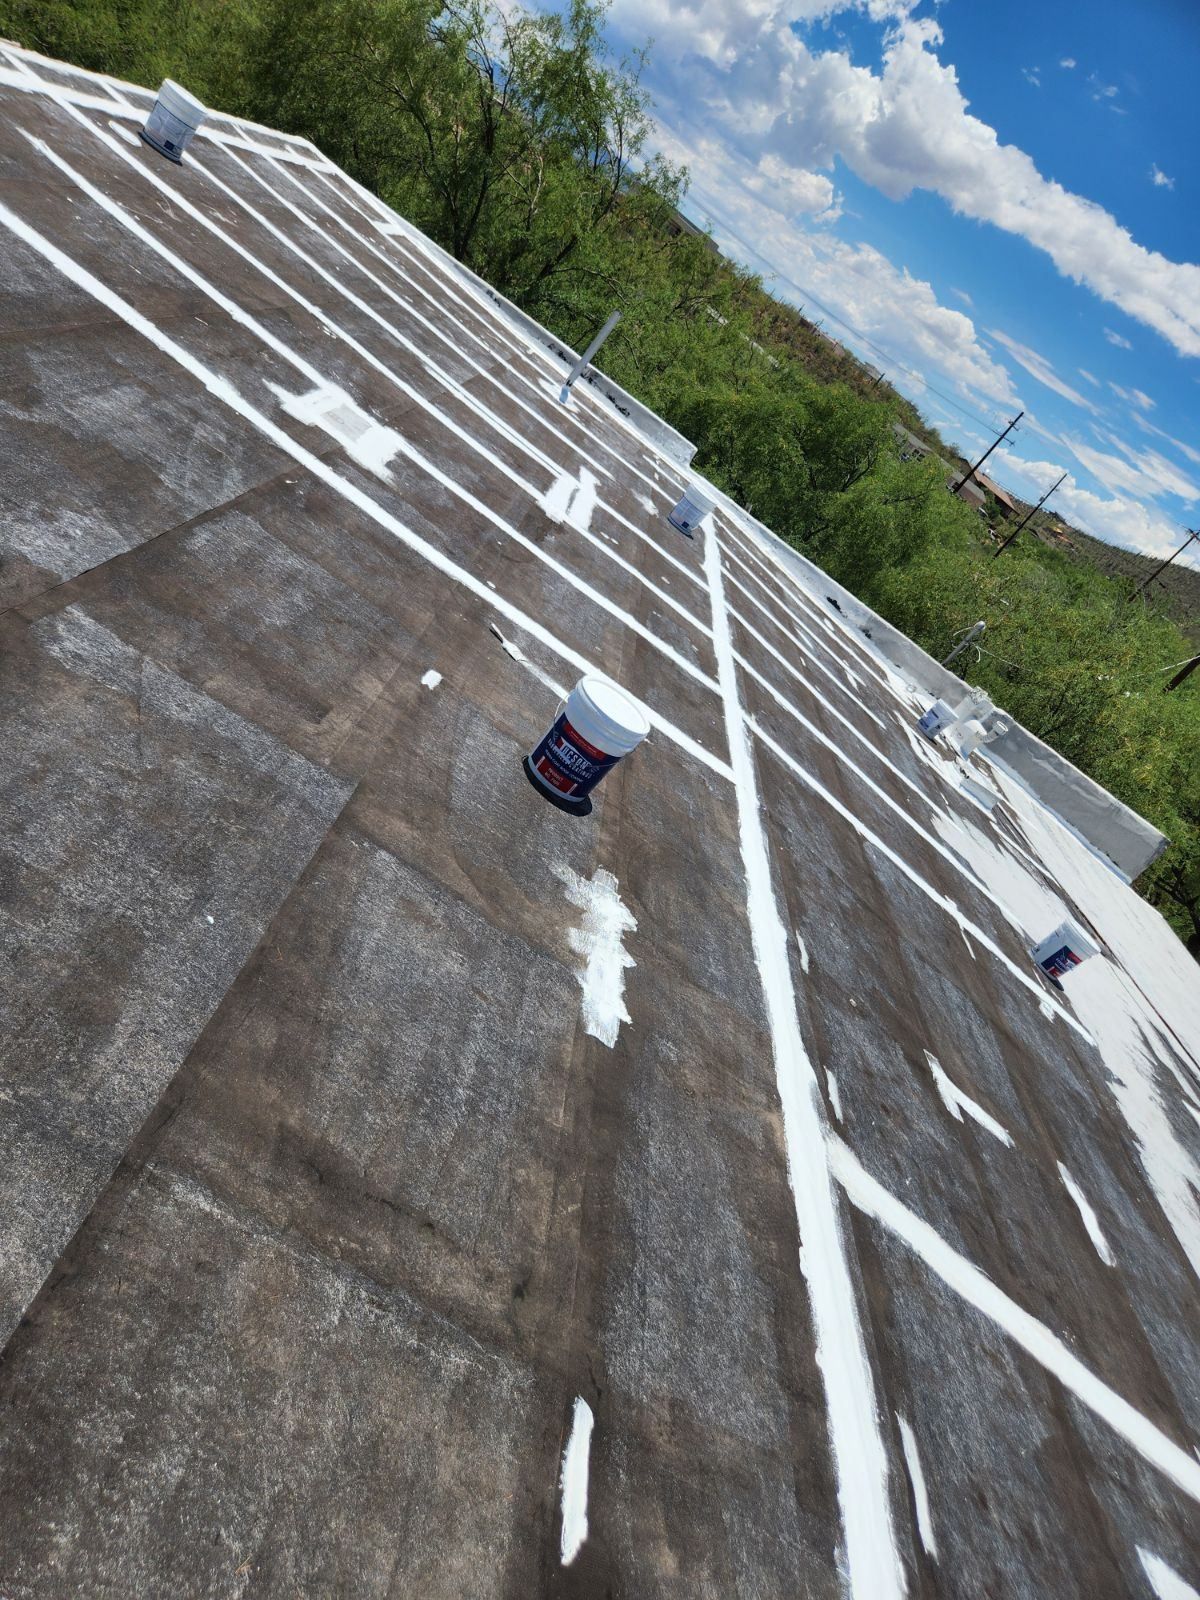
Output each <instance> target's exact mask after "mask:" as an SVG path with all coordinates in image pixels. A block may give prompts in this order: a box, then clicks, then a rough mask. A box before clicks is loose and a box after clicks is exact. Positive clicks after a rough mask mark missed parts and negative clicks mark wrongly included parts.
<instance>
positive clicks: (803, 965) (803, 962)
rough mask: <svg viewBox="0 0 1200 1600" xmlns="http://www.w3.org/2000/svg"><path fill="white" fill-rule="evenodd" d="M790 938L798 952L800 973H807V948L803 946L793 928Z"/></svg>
mask: <svg viewBox="0 0 1200 1600" xmlns="http://www.w3.org/2000/svg"><path fill="white" fill-rule="evenodd" d="M792 937H793V938H794V939H795V941H796V948H797V949H798V950H799V951H800V971H801V972H807V971H808V946H807V945H806V944H805V942H804V940H803V939H802V938H801V937H800V935H799V934H798V933H797V932H796V930H795V928H793V929H792Z"/></svg>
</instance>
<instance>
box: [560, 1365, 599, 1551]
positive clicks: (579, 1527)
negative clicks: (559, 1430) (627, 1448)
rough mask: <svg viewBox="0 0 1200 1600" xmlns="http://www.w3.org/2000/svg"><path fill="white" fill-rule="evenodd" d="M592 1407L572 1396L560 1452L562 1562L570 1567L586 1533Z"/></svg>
mask: <svg viewBox="0 0 1200 1600" xmlns="http://www.w3.org/2000/svg"><path fill="white" fill-rule="evenodd" d="M593 1421H594V1419H593V1417H592V1408H591V1406H589V1405H588V1403H587V1401H586V1400H585V1399H584V1398H583V1396H582V1395H577V1396H576V1399H575V1410H574V1414H573V1416H572V1418H571V1436H570V1438H569V1439H568V1440H567V1447H566V1449H565V1450H564V1451H563V1459H562V1474H561V1477H560V1479H559V1482H560V1486H561V1488H562V1543H561V1546H560V1549H561V1553H562V1564H563V1566H564V1567H569V1566H570V1565H571V1563H572V1561H574V1559H575V1557H576V1556H577V1555H578V1554H579V1551H580V1549H581V1547H582V1545H583V1541H584V1540H585V1539H586V1538H587V1535H588V1520H587V1497H588V1452H589V1450H590V1449H591V1443H592V1424H593Z"/></svg>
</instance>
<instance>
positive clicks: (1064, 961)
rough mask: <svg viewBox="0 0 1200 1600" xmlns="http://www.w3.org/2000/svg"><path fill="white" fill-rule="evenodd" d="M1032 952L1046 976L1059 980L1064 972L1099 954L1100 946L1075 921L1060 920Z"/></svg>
mask: <svg viewBox="0 0 1200 1600" xmlns="http://www.w3.org/2000/svg"><path fill="white" fill-rule="evenodd" d="M1031 953H1032V955H1033V959H1034V960H1035V961H1036V962H1037V964H1038V966H1039V967H1041V969H1042V971H1043V972H1044V973H1045V974H1046V976H1047V977H1048V978H1053V979H1055V980H1056V981H1057V979H1059V978H1061V977H1062V975H1063V973H1064V972H1070V970H1071V968H1072V967H1077V966H1078V965H1079V963H1080V962H1081V961H1086V960H1087V959H1088V957H1089V956H1098V955H1099V954H1100V947H1099V945H1095V944H1093V943H1092V941H1091V940H1090V939H1089V938H1088V936H1087V934H1086V933H1084V931H1083V929H1082V928H1079V927H1076V925H1075V923H1073V922H1060V923H1059V925H1058V927H1057V928H1055V930H1054V932H1053V933H1050V934H1047V935H1046V937H1045V938H1044V939H1043V940H1042V942H1041V944H1039V945H1038V946H1037V947H1036V949H1034V950H1033V951H1032V952H1031Z"/></svg>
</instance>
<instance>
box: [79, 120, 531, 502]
mask: <svg viewBox="0 0 1200 1600" xmlns="http://www.w3.org/2000/svg"><path fill="white" fill-rule="evenodd" d="M65 109H67V110H68V111H70V112H71V114H72V115H73V116H74V117H75V119H76V121H78V122H79V123H80V124H81V126H83V127H84V128H86V129H87V130H88V132H89V133H91V134H92V135H93V136H94V137H95V138H97V139H99V140H100V141H101V142H102V143H103V144H104V145H105V146H106V147H107V148H108V149H109V150H111V151H112V152H113V154H114V155H116V156H118V157H119V158H120V159H121V160H122V161H124V162H125V164H126V165H127V166H128V167H130V168H131V169H132V170H133V171H134V172H136V173H137V174H138V175H139V176H140V177H142V178H144V179H145V180H146V182H148V183H150V184H152V185H153V186H154V188H156V189H157V190H158V191H159V192H160V193H161V194H163V195H165V196H167V197H168V199H169V201H170V203H171V204H172V205H173V206H177V207H178V208H179V209H180V210H181V211H182V212H183V213H184V214H185V215H186V216H189V217H191V218H192V219H193V221H195V222H198V223H199V224H200V226H201V227H203V228H205V229H206V230H207V231H208V232H209V233H211V234H212V235H213V236H214V238H217V239H220V241H221V243H222V244H224V245H225V246H226V247H227V248H228V249H230V250H232V251H233V252H234V253H235V254H236V255H238V256H240V257H241V259H242V260H243V261H245V262H246V263H247V264H248V265H249V266H251V267H253V268H254V270H255V271H256V272H260V273H262V275H263V276H264V277H265V278H266V279H267V280H268V282H270V283H273V284H274V285H275V287H276V288H277V289H280V290H282V291H283V293H284V294H286V295H287V296H288V297H289V298H290V299H292V300H294V301H295V303H296V304H297V305H298V306H300V307H302V308H303V309H304V310H305V311H307V312H308V314H309V316H311V317H312V318H314V319H315V321H316V322H317V323H318V325H319V326H320V327H322V328H325V329H328V330H329V332H331V333H332V334H333V335H334V337H335V338H337V339H340V340H341V341H342V343H343V344H345V345H347V346H348V347H349V348H350V349H351V350H353V351H354V352H355V354H356V355H358V356H359V357H361V359H362V360H364V361H365V362H367V364H368V365H369V366H371V367H373V368H374V369H375V370H376V371H377V372H379V373H381V374H382V375H383V376H384V377H385V378H387V379H388V381H389V382H390V383H392V384H394V385H395V387H396V388H397V389H398V390H399V391H400V393H401V394H403V395H405V396H406V397H407V398H408V399H411V400H413V401H415V403H416V404H417V405H419V406H420V407H421V408H422V409H423V410H425V411H427V412H428V413H429V414H430V415H431V416H435V417H437V418H438V420H439V421H441V422H442V423H443V425H444V426H445V427H446V428H448V429H449V430H450V431H451V432H453V433H456V434H458V435H459V437H460V438H462V439H463V440H464V441H465V442H467V443H468V444H469V445H471V447H472V448H473V449H474V450H476V451H477V452H478V453H479V454H481V455H482V456H483V457H484V458H485V459H486V460H488V461H492V462H493V463H494V464H495V465H497V466H498V467H499V469H500V470H501V471H504V472H507V473H508V474H510V475H511V476H513V478H514V479H515V481H517V482H518V483H521V484H522V485H523V486H525V487H527V488H528V489H529V492H530V494H534V495H535V494H536V490H534V489H533V487H532V485H528V484H527V483H526V480H524V479H522V478H520V476H519V475H518V474H516V473H514V472H513V469H512V468H511V467H508V466H507V464H506V463H504V462H502V461H500V460H499V458H497V457H493V455H492V453H491V452H490V451H489V450H488V449H487V448H486V447H485V446H484V445H483V444H482V442H481V441H480V440H479V439H478V438H477V437H476V436H475V435H473V434H471V433H470V432H468V430H467V429H465V428H462V427H460V426H459V424H457V423H456V422H454V421H453V420H452V419H451V418H450V417H448V416H446V415H445V413H443V412H441V411H439V410H438V409H437V408H436V407H435V406H434V405H433V403H432V401H430V400H429V398H428V397H427V396H426V395H423V394H422V393H421V391H420V390H419V389H416V388H414V387H413V386H412V385H411V384H410V383H408V382H407V381H406V380H405V379H404V378H402V377H400V376H399V374H398V373H397V372H396V371H395V369H394V367H392V366H389V365H388V363H387V362H385V361H382V360H380V358H379V357H378V356H377V355H375V354H374V352H373V351H371V350H369V349H368V348H367V347H366V345H364V344H361V343H360V342H359V340H357V339H356V338H355V337H354V335H353V334H351V333H348V332H347V331H346V329H345V328H343V327H342V326H341V325H340V324H339V323H337V322H335V321H334V320H333V318H332V317H331V316H330V315H329V312H328V311H327V310H326V309H325V308H323V307H321V306H318V305H315V304H314V303H313V302H312V301H311V300H308V299H306V298H305V296H304V295H303V294H301V293H300V291H299V290H298V289H296V288H294V287H293V286H292V285H291V284H290V283H288V282H287V280H286V279H285V278H281V277H280V276H279V274H278V273H277V272H275V271H274V270H273V269H272V268H271V267H269V266H267V264H266V263H265V262H264V261H262V260H260V259H259V257H258V256H256V255H254V254H253V253H252V252H251V251H250V250H247V249H246V247H245V246H244V245H243V244H241V243H240V241H239V240H237V239H236V238H234V236H233V235H232V234H230V233H227V232H226V231H225V230H224V229H223V228H221V227H220V226H219V225H218V224H217V223H215V222H214V221H213V220H212V219H211V217H209V216H208V215H207V214H206V213H205V212H203V211H201V210H200V208H199V207H198V206H194V205H193V204H192V203H191V201H190V200H188V199H187V198H186V197H185V196H183V195H181V194H179V193H178V192H177V191H176V190H174V189H172V188H171V187H170V185H169V184H167V183H165V182H164V181H163V180H162V178H160V177H159V176H158V174H157V173H156V172H154V171H153V170H152V169H151V167H150V166H148V165H147V163H146V162H145V161H141V160H138V159H137V157H136V156H134V155H131V154H130V152H129V151H128V150H124V149H122V148H121V146H120V145H119V144H117V143H116V141H115V140H114V139H112V138H111V137H110V136H109V134H107V133H105V131H104V129H103V128H98V127H97V126H96V124H95V123H94V122H92V121H91V119H90V118H88V117H85V116H82V115H81V114H80V113H79V112H77V111H75V110H74V108H73V107H67V108H65ZM120 131H121V133H122V134H126V133H127V130H125V129H121V130H120ZM130 137H132V136H131V135H130ZM134 143H135V144H136V143H137V141H136V140H134ZM195 165H196V169H197V170H198V171H200V172H202V173H203V174H204V176H205V177H206V178H207V179H208V180H209V182H210V183H212V184H213V185H214V187H216V188H218V189H220V190H221V191H222V193H223V194H225V195H226V197H227V198H228V199H230V200H232V201H233V202H234V203H235V204H236V205H238V206H240V207H241V209H242V210H243V211H245V212H246V214H247V215H248V216H250V217H251V218H253V220H254V221H255V222H256V223H258V225H259V226H260V227H261V228H263V229H264V231H265V232H267V233H269V234H270V235H271V236H272V237H273V238H274V239H276V240H277V241H278V242H279V243H280V244H282V245H283V246H284V247H285V248H286V249H287V250H288V251H289V252H290V253H291V254H292V255H295V256H296V257H297V259H299V260H300V261H302V262H303V263H304V265H305V266H306V267H307V268H308V269H309V270H310V271H311V272H314V273H315V274H316V275H317V276H318V277H320V278H321V279H322V280H323V281H324V282H326V283H327V284H329V286H330V287H331V288H332V289H334V290H335V291H336V292H337V293H338V294H339V295H341V296H342V298H343V299H345V300H348V301H349V302H350V303H351V304H352V305H353V306H355V308H356V309H357V310H359V311H361V312H362V313H363V315H364V316H367V317H369V318H370V319H371V320H372V321H374V322H376V323H378V325H379V326H380V327H381V328H382V329H383V331H384V332H385V333H386V334H387V335H388V337H389V338H391V339H394V340H395V341H396V343H397V344H399V345H400V347H401V348H402V349H404V350H407V351H409V353H410V354H411V355H413V356H414V357H415V358H416V359H417V360H418V361H419V362H420V363H421V366H422V368H423V369H424V370H425V371H426V372H428V374H429V376H430V377H431V378H432V379H433V380H434V382H435V383H438V384H440V385H441V386H442V387H443V388H444V389H446V390H447V392H448V393H450V394H452V395H453V396H454V398H455V399H456V400H458V401H459V403H460V404H462V405H464V406H466V407H467V408H468V410H470V411H471V412H472V413H473V414H474V415H475V416H477V417H478V418H480V419H481V420H482V421H483V423H484V424H485V425H486V426H487V427H489V428H491V429H492V430H493V431H494V432H496V433H498V434H499V435H500V436H501V437H502V438H504V439H507V440H508V441H509V443H511V444H514V445H516V446H517V447H518V448H519V449H520V450H521V451H522V452H523V453H524V454H525V455H527V456H528V457H529V458H530V459H531V460H533V461H536V462H537V464H538V465H539V466H540V467H542V468H543V469H544V470H545V471H546V472H549V473H550V474H551V475H553V474H555V473H557V472H558V471H559V467H558V465H557V463H556V462H554V461H553V460H552V459H551V458H550V457H549V456H546V455H543V454H542V452H541V451H540V450H538V449H537V448H536V447H535V446H534V445H532V444H531V443H530V442H529V440H527V439H526V438H524V437H523V435H521V434H520V433H518V432H517V431H516V429H514V428H513V427H511V425H510V424H509V423H508V422H506V421H505V419H504V418H503V417H501V416H499V415H498V414H497V413H496V412H493V411H491V410H489V409H488V407H487V406H486V405H484V403H483V402H482V401H481V400H479V399H478V398H477V397H476V396H475V395H473V394H471V392H470V391H469V390H467V389H464V388H463V387H462V385H461V384H460V383H458V382H457V381H456V380H455V379H454V378H452V377H451V376H450V375H449V374H448V373H447V372H445V371H444V369H442V368H441V367H439V366H438V365H437V364H436V363H435V362H433V361H431V360H430V358H429V356H428V355H427V354H426V352H424V351H423V350H422V349H421V348H420V346H419V345H416V344H414V343H413V341H412V340H411V339H409V338H408V337H407V336H406V335H405V334H403V333H401V332H400V330H399V329H398V328H396V327H395V326H393V324H392V323H390V322H388V321H387V319H386V318H385V317H382V316H380V315H379V313H378V312H377V311H376V310H375V309H374V307H373V306H371V305H369V304H368V303H367V302H366V301H365V300H360V299H359V298H358V296H356V295H355V294H354V293H353V292H352V291H351V290H349V289H347V288H346V286H345V285H344V284H342V283H340V282H339V281H338V279H337V278H335V277H334V276H333V274H332V273H330V272H327V271H326V270H325V268H324V267H322V266H321V264H320V262H318V261H316V260H314V259H313V257H311V256H310V255H308V254H307V253H306V252H305V251H303V250H301V249H300V247H299V246H298V245H297V244H296V243H295V242H294V241H293V240H292V239H290V238H289V237H288V235H287V234H285V233H284V232H283V231H282V230H281V229H279V228H277V227H276V226H275V224H274V223H273V222H271V220H270V219H269V218H268V217H265V216H263V215H262V213H261V212H259V211H257V210H256V209H255V208H254V207H253V206H252V205H251V204H250V203H249V201H247V200H245V199H244V198H243V197H242V196H241V195H239V194H238V192H237V191H236V190H235V189H231V188H229V186H228V185H227V184H225V183H224V182H222V180H221V179H220V178H218V177H216V176H215V175H214V173H212V172H211V171H210V170H209V169H208V168H207V167H205V166H204V165H203V164H202V163H195Z"/></svg>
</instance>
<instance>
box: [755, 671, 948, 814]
mask: <svg viewBox="0 0 1200 1600" xmlns="http://www.w3.org/2000/svg"><path fill="white" fill-rule="evenodd" d="M735 659H736V661H737V664H738V666H739V667H741V669H742V671H743V672H745V673H747V674H748V676H750V677H751V678H753V679H754V681H755V683H757V684H758V685H759V686H760V687H761V688H763V689H765V690H766V691H767V693H768V694H769V695H770V696H771V698H772V699H773V700H775V701H776V702H777V704H778V705H780V706H781V707H782V708H783V710H784V711H786V712H787V713H788V714H789V715H790V716H793V717H795V718H796V720H797V721H798V722H803V723H804V724H805V726H807V727H811V726H812V724H811V723H809V721H808V718H807V717H805V716H804V714H803V712H801V711H799V710H798V709H797V708H796V707H795V706H794V705H793V704H792V702H791V701H790V700H789V699H788V698H787V696H786V695H785V694H783V693H782V691H781V690H779V689H777V688H776V687H775V685H774V684H773V683H772V682H771V680H770V678H768V677H766V676H765V675H764V674H763V673H762V672H760V671H759V669H758V668H757V667H756V666H755V665H754V663H753V662H752V661H747V660H746V658H745V656H744V655H742V654H741V653H740V651H737V652H735ZM792 676H793V677H794V678H795V679H796V681H797V682H798V683H802V684H803V685H804V687H805V688H806V689H807V690H808V692H809V693H810V694H811V695H814V696H815V697H816V698H817V699H818V700H821V691H820V690H819V689H818V688H817V686H816V684H813V683H810V682H809V681H808V679H807V678H806V677H805V676H804V674H803V673H802V672H799V671H797V670H796V669H795V668H793V669H792ZM821 703H822V704H823V705H824V707H825V709H826V710H827V711H828V712H829V713H830V715H831V716H833V717H836V718H837V720H838V722H840V723H841V725H842V727H843V728H845V730H846V732H847V733H848V734H849V735H850V737H851V738H852V739H857V740H858V742H859V744H861V745H862V747H863V749H864V750H869V751H870V752H871V754H872V755H873V756H875V757H876V758H877V759H878V760H879V761H882V762H883V764H884V766H885V767H886V768H887V769H888V771H889V772H890V773H891V774H892V776H893V777H894V778H897V779H898V780H899V781H900V782H901V783H902V784H903V785H904V787H905V788H906V789H911V790H912V792H913V794H915V795H916V797H917V799H918V800H921V801H923V802H924V803H925V805H927V806H929V807H930V809H931V810H936V809H937V801H936V800H934V799H933V798H932V797H931V796H930V795H928V794H926V792H925V790H924V789H922V787H921V785H920V784H919V783H915V782H914V781H913V779H912V778H910V777H909V775H908V773H907V772H905V771H904V769H903V768H902V767H898V766H896V764H895V762H894V761H892V760H891V759H890V757H888V756H887V755H885V753H884V752H883V751H882V750H881V749H880V748H879V746H878V745H875V744H872V743H871V741H870V739H869V738H868V737H867V735H866V734H865V733H863V732H862V730H861V729H859V728H856V727H855V726H854V724H853V723H852V722H851V721H850V719H849V717H846V716H843V715H842V713H841V712H840V711H839V710H838V708H837V707H836V706H835V705H834V704H833V702H832V700H821ZM919 737H920V735H918V738H919Z"/></svg>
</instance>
